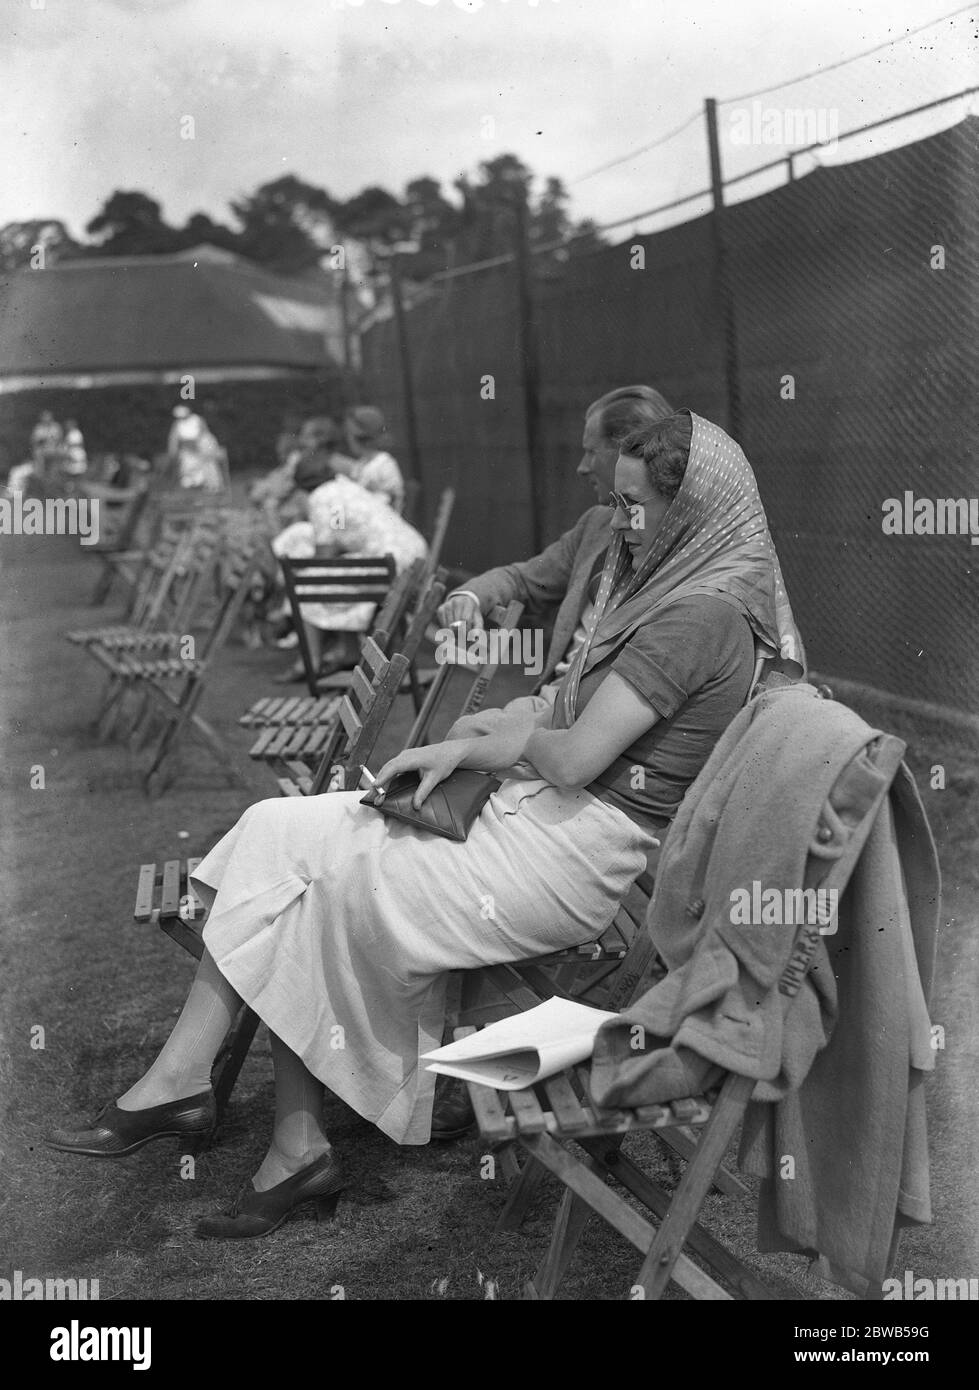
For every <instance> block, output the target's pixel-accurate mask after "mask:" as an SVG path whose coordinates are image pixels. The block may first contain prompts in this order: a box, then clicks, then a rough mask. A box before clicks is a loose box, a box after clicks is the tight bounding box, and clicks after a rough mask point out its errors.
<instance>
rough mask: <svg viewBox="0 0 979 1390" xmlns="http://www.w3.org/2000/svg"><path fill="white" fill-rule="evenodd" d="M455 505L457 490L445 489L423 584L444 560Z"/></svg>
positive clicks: (436, 515) (431, 541) (438, 511)
mask: <svg viewBox="0 0 979 1390" xmlns="http://www.w3.org/2000/svg"><path fill="white" fill-rule="evenodd" d="M455 504H456V493H455V488H454V487H447V488H445V489H444V490H443V491H442V494H441V496H440V497H439V501H438V506H437V507H436V509H435V519H434V521H433V523H432V539H431V540H430V541H429V543H428V557H427V559H426V561H425V572H424V574H423V576H422V583H425V582H427V580H428V579H429V578H430V576H431V575H433V574H434V573H435V571H436V570H437V569H438V565H439V561H440V560H441V558H442V547H443V545H444V544H445V537H446V533H447V531H448V529H449V522H450V521H451V520H452V512H453V510H454V509H455Z"/></svg>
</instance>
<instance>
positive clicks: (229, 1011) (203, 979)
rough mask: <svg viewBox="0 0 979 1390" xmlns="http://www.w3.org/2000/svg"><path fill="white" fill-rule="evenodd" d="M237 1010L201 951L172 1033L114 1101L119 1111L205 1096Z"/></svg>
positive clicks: (225, 985) (229, 990)
mask: <svg viewBox="0 0 979 1390" xmlns="http://www.w3.org/2000/svg"><path fill="white" fill-rule="evenodd" d="M240 1006H241V997H240V996H239V995H238V994H236V993H235V991H234V990H233V989H232V987H231V985H229V983H228V981H227V980H226V979H225V978H224V976H223V975H222V974H221V972H220V970H219V969H218V967H217V965H216V964H215V962H214V958H213V957H212V956H211V955H210V954H209V953H208V952H207V951H205V952H204V955H203V956H202V957H201V963H200V965H199V966H198V967H197V974H196V975H195V976H194V982H193V984H192V985H191V987H190V993H189V994H188V995H187V1002H186V1003H185V1004H184V1007H183V1009H182V1010H181V1012H180V1017H179V1018H178V1019H177V1022H176V1024H175V1025H174V1029H173V1032H172V1033H171V1034H170V1036H169V1038H167V1040H166V1042H165V1043H164V1044H163V1048H162V1050H161V1052H160V1053H159V1055H158V1057H157V1058H156V1061H155V1062H154V1063H153V1065H152V1066H151V1067H150V1069H149V1071H148V1072H146V1073H145V1074H144V1075H143V1076H141V1077H140V1079H139V1080H138V1081H137V1082H136V1084H135V1085H134V1086H131V1087H130V1088H129V1090H128V1091H127V1092H126V1093H125V1095H123V1096H120V1097H119V1099H118V1100H117V1101H116V1105H117V1106H118V1107H119V1109H120V1110H147V1109H149V1108H150V1107H151V1106H154V1105H165V1104H167V1103H168V1102H169V1101H174V1100H183V1099H185V1098H186V1097H187V1096H195V1095H199V1094H200V1092H201V1091H206V1090H207V1089H208V1087H209V1086H210V1084H211V1067H212V1066H213V1064H214V1059H215V1057H216V1056H217V1055H218V1050H219V1049H220V1047H221V1044H222V1042H223V1041H224V1039H225V1035H226V1034H227V1031H228V1029H229V1028H230V1027H231V1024H232V1023H233V1021H234V1018H235V1015H236V1014H237V1012H238V1009H239V1008H240Z"/></svg>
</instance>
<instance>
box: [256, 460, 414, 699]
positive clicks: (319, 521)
mask: <svg viewBox="0 0 979 1390" xmlns="http://www.w3.org/2000/svg"><path fill="white" fill-rule="evenodd" d="M332 458H333V456H332V455H331V454H329V453H328V452H327V451H326V450H325V449H318V450H315V451H314V452H313V453H311V454H310V455H309V456H307V457H305V458H303V460H302V461H301V462H300V464H299V466H298V468H297V469H296V486H297V487H298V488H301V489H302V490H303V491H304V492H306V493H308V515H309V520H308V521H299V522H296V523H294V524H293V525H292V526H289V527H287V528H286V529H285V530H284V531H282V532H281V533H280V534H279V535H278V536H276V538H275V540H274V541H273V542H272V549H273V551H274V552H275V554H276V555H279V556H282V555H288V556H290V557H291V558H292V559H309V558H311V557H312V556H313V555H318V556H319V555H322V556H331V555H369V556H380V555H391V556H393V557H394V563H395V568H396V571H397V573H398V574H400V573H401V572H402V571H403V570H404V569H406V568H407V567H408V565H410V564H411V563H412V562H413V561H414V560H417V559H420V558H424V557H425V556H426V555H427V554H428V546H427V545H426V543H425V538H424V537H423V536H422V535H420V534H419V532H418V531H416V530H415V528H414V527H413V526H410V525H409V524H408V522H407V521H405V520H404V519H403V518H402V517H400V516H398V515H397V513H396V512H394V511H393V510H392V508H391V507H389V506H388V505H387V503H386V502H385V501H383V500H382V498H380V497H379V496H378V495H377V494H376V493H371V492H368V491H367V490H366V489H365V488H362V487H360V486H359V485H358V484H357V483H354V482H352V481H351V479H350V478H347V477H344V476H343V475H342V474H338V473H337V472H336V470H335V469H334V468H333V466H332ZM374 609H375V605H374V604H372V603H346V604H339V603H334V604H321V603H315V604H313V603H310V604H305V603H304V604H303V605H302V615H303V619H304V621H305V624H306V631H307V638H308V643H309V649H310V655H311V657H312V659H313V663H314V665H318V664H319V662H320V660H321V654H322V657H323V659H324V660H325V661H326V662H327V666H328V670H338V669H341V668H343V667H346V666H354V665H356V663H357V660H358V657H359V654H360V644H359V642H358V640H357V634H358V633H363V632H365V631H366V630H367V629H368V628H369V627H370V624H371V619H372V618H373V616H374ZM324 631H325V632H330V633H331V634H332V635H333V641H332V645H331V646H330V647H329V648H328V649H327V650H326V651H325V652H324V651H322V640H321V636H320V634H321V632H324ZM303 675H304V670H303V664H302V662H301V661H299V662H297V663H296V664H295V665H294V666H293V667H292V669H291V670H289V671H286V672H284V673H283V675H282V676H280V677H274V678H273V679H277V680H280V681H282V682H283V683H284V682H287V681H290V680H293V681H297V680H302V679H303Z"/></svg>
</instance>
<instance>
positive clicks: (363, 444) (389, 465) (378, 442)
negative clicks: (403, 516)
mask: <svg viewBox="0 0 979 1390" xmlns="http://www.w3.org/2000/svg"><path fill="white" fill-rule="evenodd" d="M343 433H344V439H345V440H346V443H347V449H348V450H349V453H350V455H351V462H350V466H346V465H345V463H344V462H340V463H338V466H337V471H338V472H343V473H346V474H347V475H348V477H350V478H352V479H353V480H354V482H355V483H359V484H360V486H361V487H365V488H366V489H367V491H368V492H379V493H380V494H381V496H382V497H384V498H386V499H387V502H388V504H389V506H391V507H393V508H394V510H395V511H396V512H403V511H404V508H405V480H404V478H403V477H402V476H401V469H400V468H399V467H398V464H397V461H396V460H395V459H394V457H393V456H392V455H391V454H389V453H388V452H387V451H386V449H385V448H384V447H383V446H384V444H385V443H386V442H387V439H388V434H387V426H386V425H385V423H384V416H383V415H382V414H381V412H380V411H379V410H378V409H377V407H376V406H373V405H357V406H354V407H353V408H352V409H351V410H348V411H347V414H346V416H345V417H344V421H343Z"/></svg>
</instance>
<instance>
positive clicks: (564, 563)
mask: <svg viewBox="0 0 979 1390" xmlns="http://www.w3.org/2000/svg"><path fill="white" fill-rule="evenodd" d="M594 510H595V508H590V509H589V511H587V512H584V513H583V514H582V515H581V516H580V517H579V518H578V520H577V521H576V522H575V524H574V526H572V527H571V529H570V531H565V533H564V535H562V536H559V537H558V539H557V540H556V541H554V542H553V543H552V544H551V545H549V546H548V547H547V549H546V550H542V551H541V553H540V554H539V555H534V556H533V557H532V558H531V559H529V560H517V561H516V562H515V563H513V564H510V565H499V566H497V567H496V568H495V569H491V570H487V571H486V572H485V574H479V575H477V576H476V577H475V579H470V580H468V581H467V582H466V583H465V584H464V585H462V586H461V589H460V590H456V591H455V592H456V593H459V592H463V593H470V594H472V595H473V596H474V597H475V599H476V601H477V603H478V604H479V611H480V613H488V612H489V610H490V609H491V608H493V607H495V606H496V605H497V604H504V605H505V604H507V603H510V602H512V601H513V600H514V599H518V600H519V601H520V602H521V603H523V604H524V605H525V606H526V607H528V608H531V609H533V610H535V611H539V610H540V609H542V608H547V607H549V606H551V605H552V604H555V603H560V601H561V599H563V598H564V595H565V593H566V592H567V588H568V582H569V580H570V578H571V572H572V570H573V569H574V563H575V557H576V556H577V554H578V550H579V548H580V546H581V543H582V539H583V538H584V536H585V534H586V530H587V521H588V518H589V517H590V516H591V515H592V513H593V512H594ZM602 510H603V511H604V508H603V509H602ZM451 605H452V595H451V594H450V595H449V596H448V598H447V599H446V601H445V603H444V604H443V605H442V607H441V608H440V609H439V614H438V616H439V621H440V622H442V623H450V622H454V621H457V620H460V619H462V618H464V617H465V616H466V614H465V613H464V612H463V611H458V612H456V611H455V609H452V607H451ZM450 610H451V611H450Z"/></svg>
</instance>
